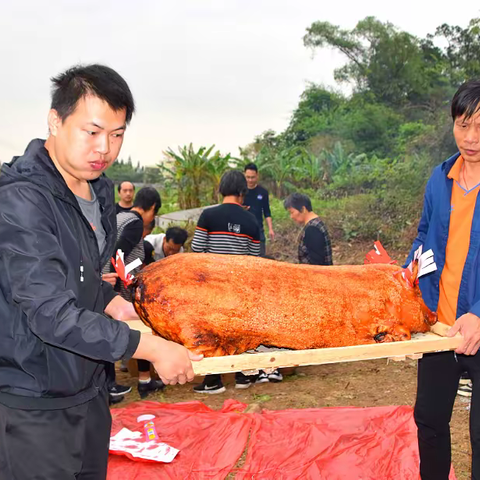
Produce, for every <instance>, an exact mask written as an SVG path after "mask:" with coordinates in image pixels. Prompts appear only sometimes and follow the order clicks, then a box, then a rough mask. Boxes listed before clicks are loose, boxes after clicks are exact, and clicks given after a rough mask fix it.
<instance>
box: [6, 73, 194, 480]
mask: <svg viewBox="0 0 480 480" xmlns="http://www.w3.org/2000/svg"><path fill="white" fill-rule="evenodd" d="M52 81H53V95H52V104H51V109H50V112H49V114H48V126H49V137H48V138H47V140H46V141H44V140H40V139H37V140H33V141H32V142H30V144H29V145H28V147H27V150H26V152H25V154H24V155H23V156H21V157H16V158H14V159H13V160H12V162H11V163H10V164H8V165H7V164H4V165H3V166H2V171H1V172H2V173H1V175H0V199H1V200H0V272H1V275H0V479H1V480H13V479H16V480H28V479H31V478H36V479H39V480H65V479H73V478H76V479H77V480H78V479H81V480H87V479H88V480H100V479H105V478H106V471H107V458H108V444H109V437H110V424H111V417H110V412H109V408H108V395H107V389H106V382H105V379H106V375H105V365H106V362H115V361H117V360H119V359H121V358H129V357H132V356H133V357H134V358H140V359H145V360H148V361H150V362H151V363H153V364H154V366H155V368H156V369H157V372H158V373H159V375H160V378H161V379H162V380H163V382H164V383H166V384H174V383H185V382H186V381H190V380H193V370H192V365H191V360H199V359H200V358H201V357H200V356H196V355H193V354H191V353H190V352H189V351H188V350H186V349H185V348H184V347H182V346H181V345H178V344H175V343H172V342H167V341H166V340H163V339H161V338H160V337H154V336H152V335H141V334H140V332H138V331H135V330H130V328H129V326H128V325H127V323H125V322H121V321H118V320H128V319H132V318H135V317H136V314H135V312H134V311H133V307H132V305H131V304H130V303H128V302H126V301H125V300H123V299H122V298H121V297H119V296H117V295H116V294H115V293H114V292H113V289H112V286H111V285H110V284H109V283H107V282H104V281H102V278H101V269H102V266H103V265H104V264H105V263H106V262H107V261H108V259H109V257H110V256H111V255H112V254H113V247H114V244H115V240H116V234H115V231H116V227H115V206H114V192H113V184H112V183H111V182H110V181H109V180H108V179H107V178H106V177H105V176H104V175H103V172H104V171H105V170H106V169H107V168H108V167H109V166H110V165H111V164H112V162H113V161H114V160H115V159H116V158H117V156H118V154H119V152H120V147H121V146H122V142H123V135H124V132H125V129H126V127H127V124H128V123H129V121H130V119H131V117H132V114H133V111H134V102H133V97H132V94H131V92H130V89H129V88H128V85H127V84H126V82H125V80H124V79H123V78H122V77H121V76H120V75H119V74H118V73H116V72H115V71H114V70H112V69H110V68H108V67H105V66H103V65H89V66H85V67H82V66H79V67H75V68H72V69H69V70H67V71H66V72H65V73H63V74H61V75H59V76H58V77H56V78H54V79H52ZM109 317H111V318H109ZM137 318H138V317H137ZM112 319H115V320H112Z"/></svg>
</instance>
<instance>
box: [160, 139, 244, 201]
mask: <svg viewBox="0 0 480 480" xmlns="http://www.w3.org/2000/svg"><path fill="white" fill-rule="evenodd" d="M214 148H215V145H212V146H211V147H209V148H207V147H200V148H199V149H198V150H197V151H196V150H195V149H194V148H193V145H192V144H190V145H189V146H188V147H187V146H184V147H179V148H178V152H179V153H178V154H177V153H175V152H174V151H173V150H172V149H171V148H169V149H168V150H167V151H166V152H164V154H165V156H166V157H167V163H166V164H165V163H162V164H159V165H158V167H159V168H160V169H161V170H162V171H163V172H165V173H167V174H168V175H169V176H170V180H171V181H172V182H173V183H174V185H175V186H176V188H177V191H178V203H179V205H180V208H182V209H189V208H197V207H200V206H202V205H204V204H210V203H212V202H214V203H217V202H218V185H219V183H220V178H221V177H222V175H223V173H224V172H225V171H226V170H228V169H229V168H231V166H232V165H234V164H235V160H236V159H234V158H233V157H231V155H230V154H227V155H225V156H223V155H222V154H221V153H220V152H219V151H216V152H215V153H213V154H212V151H213V149H214Z"/></svg>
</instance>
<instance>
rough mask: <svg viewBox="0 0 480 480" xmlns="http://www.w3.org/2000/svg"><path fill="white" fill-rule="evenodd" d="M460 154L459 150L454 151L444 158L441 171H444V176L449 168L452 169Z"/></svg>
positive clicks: (448, 171)
mask: <svg viewBox="0 0 480 480" xmlns="http://www.w3.org/2000/svg"><path fill="white" fill-rule="evenodd" d="M459 156H460V152H457V153H455V154H454V155H452V156H451V157H450V158H449V159H448V160H445V161H444V162H443V163H442V166H441V168H442V172H444V173H445V176H448V174H449V173H450V170H451V169H452V167H453V165H455V162H456V161H457V158H458V157H459Z"/></svg>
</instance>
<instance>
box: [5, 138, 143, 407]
mask: <svg viewBox="0 0 480 480" xmlns="http://www.w3.org/2000/svg"><path fill="white" fill-rule="evenodd" d="M91 183H92V186H93V188H94V190H95V193H96V195H97V198H98V200H99V203H100V205H101V211H102V224H103V227H104V229H105V233H106V247H105V250H104V252H102V253H101V254H100V252H99V251H98V245H97V241H96V238H95V233H94V232H93V230H92V228H91V227H90V224H89V223H88V221H87V219H86V218H85V217H84V215H83V214H82V211H81V209H80V207H79V205H78V202H77V200H76V198H75V196H74V195H73V193H72V192H71V191H70V189H69V188H68V187H67V185H66V183H65V181H64V180H63V177H62V176H61V175H60V173H59V172H58V170H57V169H56V167H55V165H54V164H53V162H52V160H51V159H50V157H49V155H48V152H47V150H46V149H45V147H44V141H43V140H33V141H32V142H31V143H30V144H29V146H28V147H27V150H26V152H25V154H24V155H23V156H21V157H15V158H14V159H13V160H12V162H11V163H10V164H8V165H7V164H4V165H3V166H2V169H1V175H0V402H1V403H3V404H5V405H7V406H10V407H13V408H23V409H57V408H68V407H70V406H73V405H79V404H81V403H83V402H86V401H88V400H90V399H91V398H93V397H94V396H95V395H96V394H97V393H98V391H99V390H100V389H101V388H102V387H103V384H104V382H105V369H104V363H105V362H114V361H116V360H118V359H120V358H122V357H128V356H131V355H133V353H134V352H135V350H136V348H137V346H138V342H139V339H140V334H139V332H137V331H134V330H130V328H129V327H128V326H127V325H126V324H125V323H122V322H119V321H116V320H112V319H109V318H108V317H106V316H105V315H104V314H103V311H104V309H105V307H106V305H107V304H108V303H109V302H110V301H111V300H112V299H113V298H114V296H115V293H114V292H113V289H112V287H111V286H110V285H109V284H108V283H106V282H102V280H101V273H100V272H101V270H102V266H103V265H104V264H105V263H106V262H107V261H108V260H109V257H110V256H111V255H112V253H113V248H114V244H115V240H116V219H115V206H114V193H113V185H112V183H111V182H110V180H108V179H107V178H106V177H105V176H101V177H100V178H99V179H97V180H94V181H92V182H91ZM81 268H83V281H82V280H81Z"/></svg>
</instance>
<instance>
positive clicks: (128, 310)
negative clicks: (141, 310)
mask: <svg viewBox="0 0 480 480" xmlns="http://www.w3.org/2000/svg"><path fill="white" fill-rule="evenodd" d="M105 313H106V314H107V315H108V316H109V317H112V318H113V319H115V320H121V321H122V322H128V320H140V318H139V316H138V315H137V312H136V311H135V309H134V308H133V303H130V302H127V301H126V300H124V299H123V298H122V297H120V296H119V295H117V296H116V297H114V298H113V300H112V301H111V302H110V303H109V304H108V305H107V308H105Z"/></svg>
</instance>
